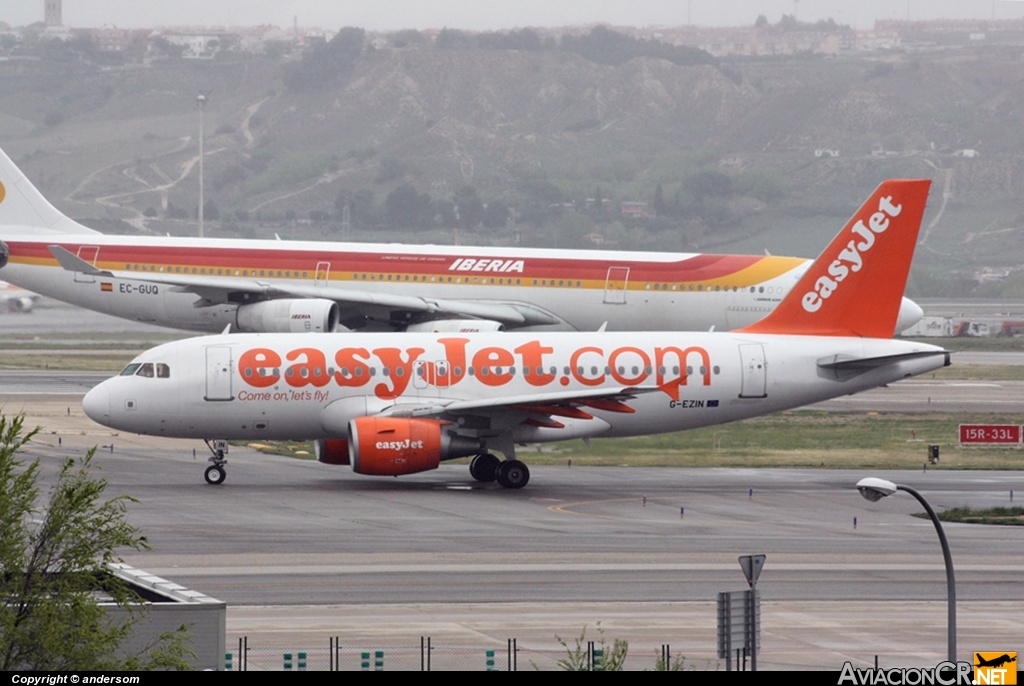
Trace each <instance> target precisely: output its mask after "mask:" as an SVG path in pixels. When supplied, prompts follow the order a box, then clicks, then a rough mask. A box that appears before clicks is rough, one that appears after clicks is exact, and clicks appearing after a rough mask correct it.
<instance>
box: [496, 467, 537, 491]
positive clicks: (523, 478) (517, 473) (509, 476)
mask: <svg viewBox="0 0 1024 686" xmlns="http://www.w3.org/2000/svg"><path fill="white" fill-rule="evenodd" d="M529 481H530V470H529V469H527V467H526V465H525V464H523V463H522V462H520V461H519V460H506V461H505V462H502V463H501V465H500V466H499V467H498V483H499V484H500V485H501V486H502V487H503V488H522V487H523V486H525V485H526V484H527V483H529Z"/></svg>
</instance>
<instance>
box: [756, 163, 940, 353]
mask: <svg viewBox="0 0 1024 686" xmlns="http://www.w3.org/2000/svg"><path fill="white" fill-rule="evenodd" d="M929 186H931V181H929V180H927V179H925V180H899V181H895V180H892V181H886V182H884V183H883V184H882V185H880V186H879V187H878V188H877V189H876V190H875V192H874V193H873V194H872V195H871V197H870V198H868V200H867V202H865V203H864V204H863V205H862V206H861V208H860V209H859V210H858V211H857V213H856V214H854V215H853V218H851V219H850V221H849V222H847V224H846V226H845V227H843V230H842V231H840V232H839V235H838V236H836V237H835V238H834V239H833V240H832V243H830V244H829V246H828V247H827V248H825V251H824V252H823V253H821V255H819V256H818V259H817V260H815V261H814V263H813V264H811V266H810V268H809V269H808V270H807V271H806V272H805V273H804V275H803V277H802V278H801V279H800V281H798V282H797V284H796V286H794V287H793V290H791V291H790V292H789V294H788V295H787V296H786V297H785V298H784V299H783V301H782V302H781V303H779V306H778V307H777V308H775V310H774V311H772V312H771V313H770V314H768V315H767V316H766V317H765V318H764V319H762V320H760V321H758V322H755V323H753V324H751V325H750V326H747V327H745V328H742V329H739V331H740V332H743V333H780V334H798V335H807V336H863V337H866V338H891V337H892V335H893V332H894V331H895V329H896V318H897V316H898V314H899V309H900V303H901V301H902V298H903V290H904V289H905V288H906V286H907V276H908V274H909V273H910V261H911V259H913V257H914V246H915V245H916V244H917V234H918V231H919V230H920V228H921V218H922V217H923V216H924V206H925V203H926V201H927V200H928V188H929Z"/></svg>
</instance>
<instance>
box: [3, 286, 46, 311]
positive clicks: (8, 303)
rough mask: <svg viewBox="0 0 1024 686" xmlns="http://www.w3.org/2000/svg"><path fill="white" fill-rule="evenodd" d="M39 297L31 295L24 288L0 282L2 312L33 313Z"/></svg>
mask: <svg viewBox="0 0 1024 686" xmlns="http://www.w3.org/2000/svg"><path fill="white" fill-rule="evenodd" d="M36 300H39V295H37V294H36V293H30V292H29V291H26V290H25V289H24V288H18V287H17V286H15V285H14V284H9V283H7V282H6V281H0V310H6V311H7V312H20V313H27V312H31V311H32V308H34V307H35V306H36Z"/></svg>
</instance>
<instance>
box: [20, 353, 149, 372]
mask: <svg viewBox="0 0 1024 686" xmlns="http://www.w3.org/2000/svg"><path fill="white" fill-rule="evenodd" d="M137 354H138V353H109V354H108V353H99V354H96V355H87V354H86V355H83V354H78V355H76V354H74V353H68V354H63V353H61V354H57V355H54V354H52V353H51V354H30V353H21V354H10V353H7V352H4V353H0V369H39V370H44V369H50V370H56V371H62V372H71V371H74V372H109V373H110V375H111V376H113V375H114V374H117V373H118V372H119V371H121V370H122V369H124V366H125V365H126V364H128V363H129V362H131V361H132V359H134V358H135V356H136V355H137Z"/></svg>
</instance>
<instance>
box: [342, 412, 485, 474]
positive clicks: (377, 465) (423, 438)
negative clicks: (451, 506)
mask: <svg viewBox="0 0 1024 686" xmlns="http://www.w3.org/2000/svg"><path fill="white" fill-rule="evenodd" d="M444 426H445V423H443V422H438V421H433V420H429V419H399V418H393V417H360V418H359V419H353V420H352V421H350V422H349V423H348V445H349V455H350V458H351V461H352V471H354V472H355V473H356V474H373V475H377V476H399V475H402V474H415V473H416V472H425V471H427V470H430V469H437V465H438V464H439V463H440V462H441V460H450V459H453V458H456V457H465V456H466V455H474V454H476V453H478V452H480V442H479V441H477V440H475V439H470V438H464V437H462V436H457V435H454V434H451V433H449V432H447V431H445V429H444Z"/></svg>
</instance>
